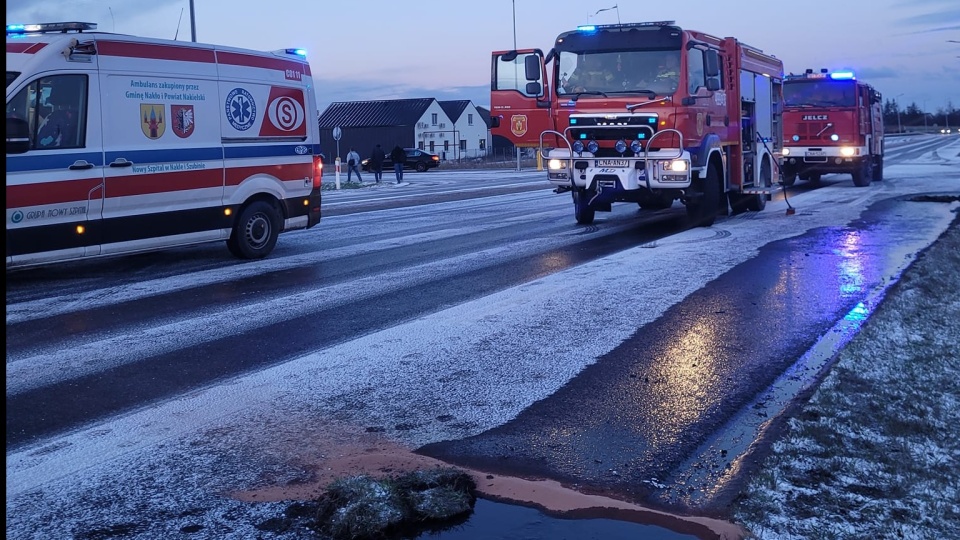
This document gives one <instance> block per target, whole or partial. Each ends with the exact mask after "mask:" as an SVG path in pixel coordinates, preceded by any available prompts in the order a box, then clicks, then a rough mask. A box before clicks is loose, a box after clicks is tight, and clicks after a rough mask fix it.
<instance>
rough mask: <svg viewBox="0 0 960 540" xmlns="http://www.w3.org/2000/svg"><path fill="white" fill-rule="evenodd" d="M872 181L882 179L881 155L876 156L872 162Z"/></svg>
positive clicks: (880, 180)
mask: <svg viewBox="0 0 960 540" xmlns="http://www.w3.org/2000/svg"><path fill="white" fill-rule="evenodd" d="M873 181H874V182H882V181H883V156H877V157H876V159H875V160H874V162H873Z"/></svg>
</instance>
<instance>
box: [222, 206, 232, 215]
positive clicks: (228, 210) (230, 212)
mask: <svg viewBox="0 0 960 540" xmlns="http://www.w3.org/2000/svg"><path fill="white" fill-rule="evenodd" d="M223 215H225V216H232V215H233V208H224V209H223Z"/></svg>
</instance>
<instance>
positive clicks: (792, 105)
mask: <svg viewBox="0 0 960 540" xmlns="http://www.w3.org/2000/svg"><path fill="white" fill-rule="evenodd" d="M783 96H784V110H783V137H784V140H783V184H784V185H785V186H788V187H789V186H792V185H793V184H794V182H796V179H797V177H798V176H799V177H800V179H801V180H808V181H809V182H811V183H817V182H819V181H820V176H821V175H823V174H831V173H850V174H851V175H853V184H854V185H856V186H859V187H864V186H869V185H870V182H871V181H879V180H883V109H882V105H881V96H880V92H878V91H876V90H875V89H874V88H873V87H872V86H870V85H869V84H866V83H864V82H861V81H858V80H857V78H856V76H855V75H854V73H853V72H851V71H834V72H830V71H828V70H826V69H821V70H820V72H819V73H814V71H813V70H812V69H808V70H806V72H804V73H802V74H800V75H793V74H790V75H788V76H787V77H785V78H784V82H783Z"/></svg>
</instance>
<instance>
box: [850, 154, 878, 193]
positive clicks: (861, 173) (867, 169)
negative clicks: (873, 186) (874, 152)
mask: <svg viewBox="0 0 960 540" xmlns="http://www.w3.org/2000/svg"><path fill="white" fill-rule="evenodd" d="M872 163H873V162H872V160H871V159H870V158H867V159H863V160H860V163H859V164H857V168H856V169H855V170H854V171H853V185H855V186H857V187H867V186H869V185H870V181H871V180H872V179H873V166H872Z"/></svg>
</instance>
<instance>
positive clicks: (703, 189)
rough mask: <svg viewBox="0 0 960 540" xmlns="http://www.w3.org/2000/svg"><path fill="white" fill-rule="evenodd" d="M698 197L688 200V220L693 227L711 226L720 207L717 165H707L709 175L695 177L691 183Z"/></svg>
mask: <svg viewBox="0 0 960 540" xmlns="http://www.w3.org/2000/svg"><path fill="white" fill-rule="evenodd" d="M690 186H691V188H693V191H694V192H696V193H697V197H696V198H695V199H693V200H691V201H687V203H686V204H687V221H688V223H689V224H690V225H691V226H693V227H709V226H711V225H713V222H714V221H716V219H717V212H718V210H719V209H720V175H719V174H718V173H717V168H716V166H713V165H710V166H708V167H707V177H706V178H699V177H694V179H693V181H692V182H691V184H690Z"/></svg>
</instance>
